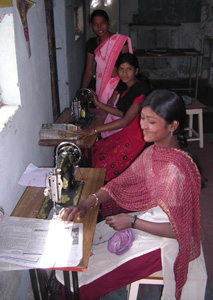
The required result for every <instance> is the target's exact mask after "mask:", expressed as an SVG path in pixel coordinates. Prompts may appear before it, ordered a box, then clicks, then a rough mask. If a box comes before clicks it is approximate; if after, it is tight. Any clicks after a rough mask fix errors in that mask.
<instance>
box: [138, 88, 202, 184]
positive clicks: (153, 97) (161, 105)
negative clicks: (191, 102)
mask: <svg viewBox="0 0 213 300" xmlns="http://www.w3.org/2000/svg"><path fill="white" fill-rule="evenodd" d="M147 106H149V107H150V108H151V109H152V110H153V111H154V112H155V113H156V114H157V115H158V116H159V117H161V118H163V119H164V120H165V121H166V123H167V124H171V123H172V122H173V121H178V122H179V126H178V127H177V129H176V130H175V131H174V135H176V136H177V141H178V143H179V145H180V147H181V149H182V150H184V151H185V152H187V153H188V154H189V155H190V157H191V158H192V159H193V161H194V162H195V164H196V165H197V167H198V169H199V172H200V174H202V170H201V166H200V163H199V160H198V158H197V157H196V156H195V155H193V154H192V153H191V151H190V150H189V148H188V142H187V138H186V133H185V130H184V128H185V126H186V108H185V104H184V101H183V99H182V98H181V97H179V96H178V95H177V94H176V93H175V92H173V91H170V90H163V89H162V90H161V89H157V90H154V91H153V92H151V93H150V94H149V95H148V96H147V97H146V99H145V100H144V102H143V103H142V105H141V107H142V109H143V108H144V107H147ZM201 178H202V176H201ZM204 182H205V179H204V178H202V187H204V186H205V184H204Z"/></svg>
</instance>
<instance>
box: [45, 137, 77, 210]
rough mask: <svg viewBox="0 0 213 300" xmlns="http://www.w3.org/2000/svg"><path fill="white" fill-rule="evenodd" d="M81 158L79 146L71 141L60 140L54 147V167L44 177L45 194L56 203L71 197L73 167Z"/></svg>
mask: <svg viewBox="0 0 213 300" xmlns="http://www.w3.org/2000/svg"><path fill="white" fill-rule="evenodd" d="M80 160H81V150H80V148H79V147H78V146H77V145H75V144H74V143H71V142H62V143H60V144H59V145H58V146H57V148H56V153H55V168H53V172H51V173H50V174H49V175H48V176H47V179H46V189H45V191H44V194H45V196H49V198H50V199H51V200H52V201H53V204H54V207H55V206H56V204H57V203H65V202H68V201H69V200H72V198H73V194H72V192H73V190H74V189H75V186H76V181H75V176H74V172H75V168H76V167H77V166H78V163H79V162H80ZM70 205H71V204H70Z"/></svg>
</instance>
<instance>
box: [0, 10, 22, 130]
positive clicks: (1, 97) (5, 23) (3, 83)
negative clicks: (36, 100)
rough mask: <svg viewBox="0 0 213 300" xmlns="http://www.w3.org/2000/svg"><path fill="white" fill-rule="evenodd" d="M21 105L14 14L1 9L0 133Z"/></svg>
mask: <svg viewBox="0 0 213 300" xmlns="http://www.w3.org/2000/svg"><path fill="white" fill-rule="evenodd" d="M20 103H21V101H20V92H19V87H18V74H17V62H16V51H15V35H14V21H13V14H12V13H5V10H4V9H0V131H1V130H2V128H3V127H4V126H5V124H6V123H7V121H8V120H9V118H10V117H11V116H12V115H13V114H14V113H15V111H16V110H17V109H18V106H19V105H20Z"/></svg>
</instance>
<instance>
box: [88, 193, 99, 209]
mask: <svg viewBox="0 0 213 300" xmlns="http://www.w3.org/2000/svg"><path fill="white" fill-rule="evenodd" d="M90 196H94V197H95V204H94V205H93V206H91V208H95V207H96V206H97V205H98V202H99V199H98V196H97V195H96V194H91V195H89V197H90Z"/></svg>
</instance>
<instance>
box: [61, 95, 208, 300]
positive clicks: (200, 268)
mask: <svg viewBox="0 0 213 300" xmlns="http://www.w3.org/2000/svg"><path fill="white" fill-rule="evenodd" d="M185 116H186V113H185V106H184V103H183V101H182V99H180V98H179V97H178V96H177V95H176V94H175V93H174V92H171V91H166V90H155V91H154V92H152V93H150V94H149V95H148V96H147V98H146V100H145V101H144V103H143V105H142V111H141V121H140V123H141V128H142V130H143V133H144V139H145V140H146V141H147V142H154V145H152V146H149V147H148V148H147V149H145V150H144V151H143V152H142V154H141V155H140V156H139V157H138V158H137V159H136V160H135V161H134V163H133V164H132V165H131V166H130V167H129V168H128V169H127V170H126V171H124V172H123V173H122V174H121V175H119V176H118V177H116V178H114V179H113V180H111V181H110V182H109V183H107V184H106V185H105V186H104V187H103V188H101V189H100V190H99V191H98V192H97V193H96V194H93V195H90V196H89V197H88V198H87V199H85V200H84V201H83V202H81V203H80V204H79V205H78V206H77V207H69V208H65V209H62V210H61V212H60V217H61V219H62V220H63V221H66V222H69V221H71V220H73V218H74V216H75V215H76V216H77V218H78V220H80V219H81V218H82V217H83V216H84V215H85V214H86V212H87V209H90V208H91V207H95V206H97V205H98V204H100V203H103V202H106V201H108V200H109V199H111V198H112V199H113V200H114V201H115V202H116V203H118V204H119V205H120V206H122V207H123V208H125V209H127V210H132V211H134V213H132V214H129V213H128V214H119V215H116V216H110V217H107V218H106V222H105V223H103V222H101V223H102V224H101V223H99V224H100V225H99V224H97V230H99V227H100V226H102V227H103V228H105V231H106V232H107V230H109V228H111V229H114V230H116V231H121V230H129V229H130V228H132V231H133V232H134V233H135V235H136V237H137V238H135V240H134V241H133V244H132V247H131V248H130V249H129V250H128V251H127V252H125V253H124V254H122V255H120V256H118V257H116V260H117V261H122V262H121V263H120V264H119V265H117V264H115V263H114V264H113V265H112V266H111V267H109V265H111V262H113V257H114V256H115V255H114V254H112V253H110V254H109V255H108V257H107V259H108V260H107V261H108V265H107V266H105V265H104V268H105V269H107V271H106V274H104V272H103V268H101V267H100V268H98V267H97V262H96V261H97V257H95V254H96V253H98V251H97V252H96V249H97V248H98V247H99V249H101V250H102V255H103V261H102V264H104V261H105V257H106V256H107V254H106V253H107V250H106V245H107V242H106V243H103V239H101V238H100V234H99V241H100V242H99V245H98V244H97V245H94V249H93V250H92V251H93V254H94V255H93V259H92V264H91V265H89V268H88V272H89V273H90V274H89V276H91V277H90V279H89V280H88V278H87V280H84V279H85V277H86V276H88V274H83V275H82V279H80V295H81V293H82V297H83V299H87V300H88V299H95V298H98V297H101V296H103V295H104V294H106V293H108V292H109V291H112V290H113V289H116V288H119V287H121V286H122V284H123V285H125V284H127V283H131V282H133V281H136V280H138V279H140V278H142V276H143V275H144V270H143V266H141V265H140V258H141V259H142V258H143V257H144V255H146V253H148V252H149V251H147V250H145V253H144V251H141V250H140V249H141V248H140V247H142V246H144V247H145V245H146V244H147V243H148V244H149V245H150V249H151V253H154V251H155V250H156V249H157V248H159V249H161V256H160V258H161V263H162V271H163V277H164V288H163V294H162V297H161V299H162V300H168V299H170V300H174V299H176V300H179V299H181V300H189V299H193V300H204V297H205V286H206V279H207V276H206V269H205V262H204V259H203V255H202V249H201V241H200V207H199V198H200V190H201V176H200V172H199V169H198V167H197V165H196V164H195V162H194V160H193V156H192V155H191V154H190V152H189V151H188V148H187V141H186V138H185V135H184V126H185ZM136 212H138V213H136ZM147 213H149V216H148V217H144V216H146V214H147ZM155 215H158V217H157V218H156V217H155ZM166 218H167V219H166ZM103 228H102V232H104V230H103ZM144 233H146V235H147V236H146V237H144V241H143V242H141V243H140V245H139V246H140V247H139V246H137V241H138V238H139V237H140V235H143V234H144ZM103 237H104V236H102V238H103ZM151 237H152V239H151ZM145 238H146V239H145ZM150 239H151V240H150ZM154 241H155V242H156V245H154ZM94 242H96V243H97V236H96V237H95V240H94ZM137 247H138V248H137ZM142 250H143V249H142ZM134 251H136V253H135V254H133V252H134ZM141 254H142V255H141ZM113 255H114V256H113ZM122 257H124V258H125V259H123V260H122ZM158 257H159V253H158ZM128 258H129V259H128ZM136 258H137V259H138V262H137V265H135V259H136ZM148 259H149V257H148ZM95 262H96V264H95ZM99 262H100V257H99ZM148 262H149V260H146V263H148ZM152 263H153V262H151V264H152ZM144 266H145V268H147V266H146V264H145V265H144ZM121 267H122V269H121ZM131 268H133V270H132V269H131ZM138 268H139V269H138ZM159 268H161V267H160V266H159V265H158V266H156V268H155V270H154V271H156V270H159ZM118 270H120V271H121V272H119V273H118V272H117V271H118ZM152 271H153V270H152ZM152 271H151V272H150V273H152ZM138 272H139V273H138ZM140 272H141V275H140ZM148 273H149V272H148ZM150 273H149V274H150ZM91 274H93V276H92V275H91ZM94 274H95V276H94ZM108 274H110V277H111V278H112V280H113V282H114V285H112V286H108V282H107V281H106V278H107V275H108ZM134 274H136V275H134ZM128 275H130V276H129V278H128V279H127V277H128ZM146 276H147V274H146ZM59 277H60V276H59ZM59 277H58V278H59ZM81 282H83V285H82V283H81ZM94 285H95V286H96V287H97V289H96V290H95V292H94V293H93V295H90V294H89V296H86V294H85V293H86V292H88V291H89V290H90V287H91V286H93V287H94ZM116 285H117V286H116ZM81 286H82V287H81ZM84 295H85V297H84ZM90 297H93V298H90Z"/></svg>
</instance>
